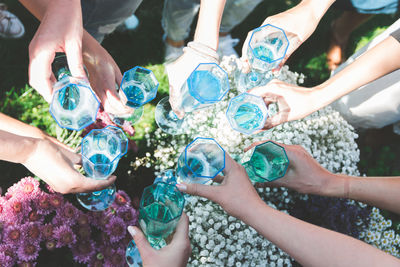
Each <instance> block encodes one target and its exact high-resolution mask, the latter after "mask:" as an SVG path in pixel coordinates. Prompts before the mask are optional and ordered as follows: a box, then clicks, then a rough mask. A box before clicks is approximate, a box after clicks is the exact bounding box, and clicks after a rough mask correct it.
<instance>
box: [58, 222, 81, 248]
mask: <svg viewBox="0 0 400 267" xmlns="http://www.w3.org/2000/svg"><path fill="white" fill-rule="evenodd" d="M54 237H55V239H56V240H57V244H56V247H57V248H60V247H63V246H68V247H71V246H72V245H73V244H75V242H76V236H75V234H74V232H73V231H72V229H71V228H70V227H69V226H67V225H61V226H58V227H56V228H54Z"/></svg>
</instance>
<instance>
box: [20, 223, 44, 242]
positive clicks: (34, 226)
mask: <svg viewBox="0 0 400 267" xmlns="http://www.w3.org/2000/svg"><path fill="white" fill-rule="evenodd" d="M21 231H22V232H24V233H25V237H26V240H28V241H31V242H40V240H41V237H42V232H41V227H40V223H38V222H28V223H25V224H23V225H22V226H21Z"/></svg>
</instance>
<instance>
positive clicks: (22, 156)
mask: <svg viewBox="0 0 400 267" xmlns="http://www.w3.org/2000/svg"><path fill="white" fill-rule="evenodd" d="M36 140H37V139H35V138H30V137H24V136H20V135H16V134H12V133H9V132H5V131H2V130H0V144H1V146H0V160H6V161H11V162H14V163H24V162H25V161H26V160H27V158H28V157H29V156H30V155H31V153H32V151H33V150H34V148H35V144H36Z"/></svg>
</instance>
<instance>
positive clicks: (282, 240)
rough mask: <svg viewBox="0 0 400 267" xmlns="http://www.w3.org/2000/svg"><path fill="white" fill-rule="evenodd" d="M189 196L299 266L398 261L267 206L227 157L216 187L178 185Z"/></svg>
mask: <svg viewBox="0 0 400 267" xmlns="http://www.w3.org/2000/svg"><path fill="white" fill-rule="evenodd" d="M178 188H179V189H180V190H181V191H184V192H186V193H189V194H195V195H199V196H202V197H206V198H208V199H210V200H212V201H214V202H216V203H218V204H220V205H221V206H222V208H223V209H225V210H226V211H227V212H228V213H229V214H230V215H232V216H235V217H237V218H239V219H241V220H242V221H243V222H245V223H246V224H248V225H250V226H251V227H253V228H254V229H256V230H257V231H258V232H259V233H260V234H261V235H263V236H264V237H265V238H267V239H268V240H270V241H272V242H273V243H275V244H276V245H277V246H278V247H280V248H281V249H282V250H284V251H286V252H287V253H288V254H289V255H290V256H292V257H293V258H294V259H295V260H296V261H298V262H299V263H300V264H302V265H303V266H349V267H357V266H360V267H364V266H399V264H400V261H399V260H398V259H396V258H395V257H393V256H391V255H388V254H386V253H384V252H382V251H380V250H378V249H376V248H374V247H372V246H370V245H367V244H365V243H364V242H362V241H360V240H357V239H355V238H352V237H349V236H346V235H343V234H339V233H336V232H333V231H330V230H327V229H324V228H321V227H318V226H315V225H312V224H310V223H306V222H303V221H301V220H298V219H296V218H294V217H292V216H290V215H287V214H284V213H282V212H280V211H277V210H274V209H272V208H270V207H269V206H267V205H266V204H265V203H264V202H263V201H262V200H261V199H260V197H259V196H258V194H257V192H256V190H255V189H254V187H253V185H252V184H251V183H250V180H249V178H248V176H247V174H246V171H245V170H244V168H243V167H242V166H240V165H239V164H237V163H236V162H235V161H234V160H233V159H232V158H230V157H229V156H228V155H227V156H226V165H225V170H224V180H223V182H222V183H221V185H219V186H209V185H201V184H178Z"/></svg>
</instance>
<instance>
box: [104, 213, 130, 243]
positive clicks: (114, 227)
mask: <svg viewBox="0 0 400 267" xmlns="http://www.w3.org/2000/svg"><path fill="white" fill-rule="evenodd" d="M126 227H127V225H126V224H125V222H124V220H122V219H121V218H118V217H113V218H111V219H110V222H109V223H108V224H107V225H106V233H107V234H108V237H109V239H110V242H111V243H114V242H117V241H119V240H121V239H122V238H124V236H125V234H126Z"/></svg>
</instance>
